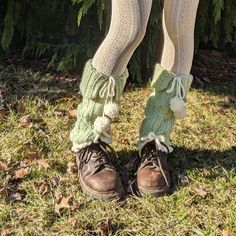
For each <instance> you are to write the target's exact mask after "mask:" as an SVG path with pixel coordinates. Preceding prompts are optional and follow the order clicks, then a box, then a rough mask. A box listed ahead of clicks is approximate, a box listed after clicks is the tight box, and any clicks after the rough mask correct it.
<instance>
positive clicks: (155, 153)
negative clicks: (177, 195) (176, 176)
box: [136, 141, 170, 197]
mask: <svg viewBox="0 0 236 236" xmlns="http://www.w3.org/2000/svg"><path fill="white" fill-rule="evenodd" d="M162 145H164V146H165V144H163V143H162ZM165 147H166V146H165ZM166 148H167V147H166ZM167 150H168V148H167ZM139 156H140V159H141V163H140V165H139V167H138V171H137V177H136V188H137V191H138V192H139V193H140V194H141V195H147V194H148V195H152V196H155V197H158V196H162V195H164V194H166V193H167V192H168V191H169V189H170V175H169V168H168V165H167V154H166V153H164V152H162V151H160V150H159V149H158V147H157V145H156V142H155V141H152V142H149V143H147V144H146V145H145V146H144V147H143V148H142V149H141V150H140V153H139Z"/></svg>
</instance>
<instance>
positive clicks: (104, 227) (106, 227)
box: [97, 219, 112, 235]
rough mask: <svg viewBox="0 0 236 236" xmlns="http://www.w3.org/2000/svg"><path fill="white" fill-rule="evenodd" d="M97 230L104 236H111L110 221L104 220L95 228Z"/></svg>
mask: <svg viewBox="0 0 236 236" xmlns="http://www.w3.org/2000/svg"><path fill="white" fill-rule="evenodd" d="M97 227H98V228H99V230H100V231H101V232H102V234H104V235H111V234H112V221H111V219H108V220H104V221H102V222H101V223H100V224H98V226H97Z"/></svg>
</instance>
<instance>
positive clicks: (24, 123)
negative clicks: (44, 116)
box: [19, 115, 33, 128]
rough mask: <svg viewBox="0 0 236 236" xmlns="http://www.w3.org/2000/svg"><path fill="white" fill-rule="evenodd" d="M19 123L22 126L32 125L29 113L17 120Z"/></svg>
mask: <svg viewBox="0 0 236 236" xmlns="http://www.w3.org/2000/svg"><path fill="white" fill-rule="evenodd" d="M19 124H20V127H22V128H27V127H29V128H31V127H33V122H31V120H30V118H29V115H27V116H23V117H21V118H20V120H19Z"/></svg>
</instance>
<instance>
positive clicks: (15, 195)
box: [10, 192, 23, 202]
mask: <svg viewBox="0 0 236 236" xmlns="http://www.w3.org/2000/svg"><path fill="white" fill-rule="evenodd" d="M10 199H11V201H13V202H21V201H22V200H23V196H22V195H21V194H20V193H19V192H16V193H12V194H11V195H10Z"/></svg>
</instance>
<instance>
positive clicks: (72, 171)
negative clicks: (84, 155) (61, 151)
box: [67, 161, 76, 176]
mask: <svg viewBox="0 0 236 236" xmlns="http://www.w3.org/2000/svg"><path fill="white" fill-rule="evenodd" d="M75 170H76V164H75V163H74V162H72V161H70V162H68V164H67V172H68V174H70V175H72V176H76V173H75Z"/></svg>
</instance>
